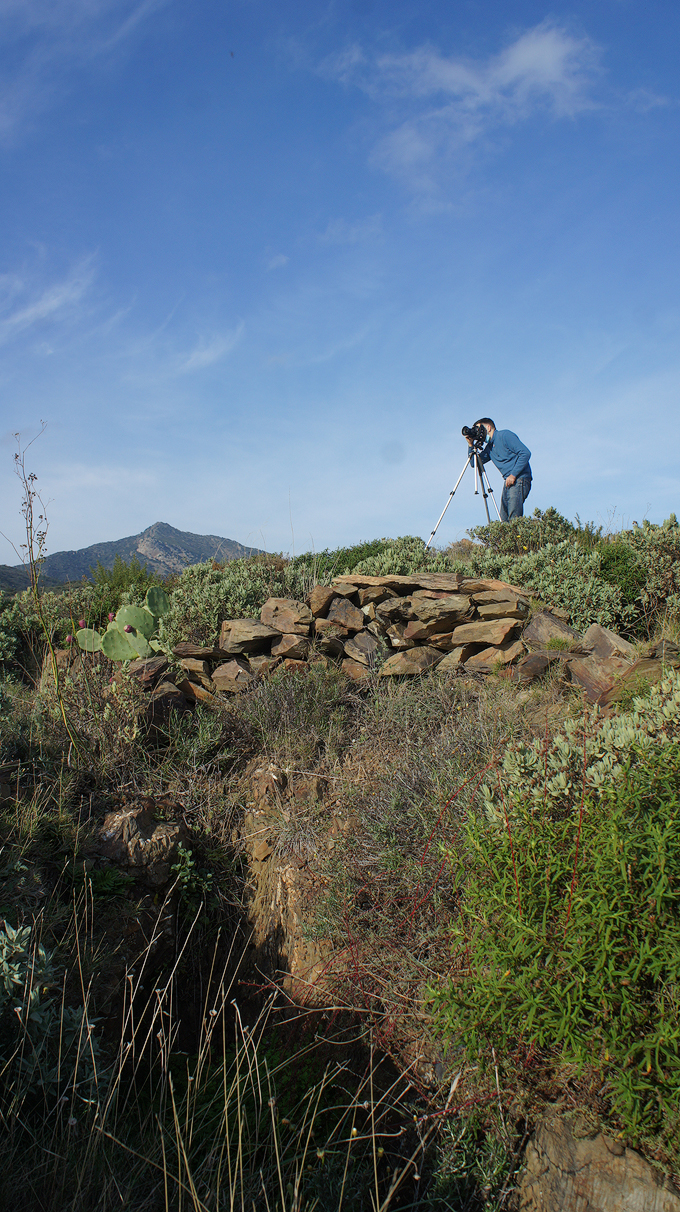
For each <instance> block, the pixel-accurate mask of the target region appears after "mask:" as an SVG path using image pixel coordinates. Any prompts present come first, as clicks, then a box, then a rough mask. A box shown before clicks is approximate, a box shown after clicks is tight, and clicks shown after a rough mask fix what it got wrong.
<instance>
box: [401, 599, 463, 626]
mask: <svg viewBox="0 0 680 1212" xmlns="http://www.w3.org/2000/svg"><path fill="white" fill-rule="evenodd" d="M411 610H412V611H413V614H414V615H415V619H416V620H417V621H418V622H420V623H436V624H437V627H436V630H437V631H451V629H452V628H453V627H454V626H455V624H456V623H458V622H461V621H462V620H463V619H464V618H465V616H466V615H467V614H468V612H469V610H470V599H469V597H467V596H466V595H465V594H462V593H455V594H449V595H447V596H446V597H441V598H440V597H437V598H421V597H419V596H417V595H416V594H414V595H413V597H412V598H411Z"/></svg>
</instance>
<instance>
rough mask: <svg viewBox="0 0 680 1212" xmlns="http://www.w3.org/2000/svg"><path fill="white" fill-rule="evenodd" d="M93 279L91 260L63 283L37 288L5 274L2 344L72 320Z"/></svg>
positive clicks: (0, 300)
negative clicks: (28, 331) (45, 325)
mask: <svg viewBox="0 0 680 1212" xmlns="http://www.w3.org/2000/svg"><path fill="white" fill-rule="evenodd" d="M93 279H94V265H93V258H92V257H85V258H84V259H83V260H82V261H80V262H79V264H77V265H76V266H74V268H73V269H72V270H71V273H70V274H69V275H68V277H66V278H64V279H63V280H62V281H61V282H54V283H52V284H51V285H48V286H42V287H38V288H36V287H35V286H32V284H31V283H28V282H25V281H24V279H22V278H21V277H20V276H19V275H17V274H4V275H3V276H2V277H0V344H4V343H6V342H7V341H9V340H11V339H12V338H13V337H15V336H18V334H19V333H22V332H25V331H26V329H30V328H33V327H35V326H36V325H39V324H41V323H44V322H51V323H57V322H60V321H64V320H67V319H69V318H71V317H72V316H73V315H74V313H75V311H76V309H77V304H78V303H80V301H81V300H82V299H83V298H84V296H85V295H86V294H87V292H88V290H89V289H90V286H91V285H92V282H93ZM3 313H4V314H3Z"/></svg>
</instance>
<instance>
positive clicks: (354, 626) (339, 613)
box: [326, 597, 364, 631]
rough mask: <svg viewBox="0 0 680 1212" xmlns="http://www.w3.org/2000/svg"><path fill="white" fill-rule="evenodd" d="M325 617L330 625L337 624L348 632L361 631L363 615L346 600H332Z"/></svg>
mask: <svg viewBox="0 0 680 1212" xmlns="http://www.w3.org/2000/svg"><path fill="white" fill-rule="evenodd" d="M326 617H327V618H328V621H329V622H330V623H338V624H339V625H340V626H341V627H346V628H347V630H348V631H361V629H362V628H363V626H364V616H363V614H362V613H361V611H360V610H359V608H358V607H357V606H353V605H352V603H351V602H349V601H348V600H347V598H342V597H336V598H333V601H332V602H331V604H330V608H329V610H328V615H327V616H326Z"/></svg>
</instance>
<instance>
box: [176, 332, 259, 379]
mask: <svg viewBox="0 0 680 1212" xmlns="http://www.w3.org/2000/svg"><path fill="white" fill-rule="evenodd" d="M244 331H245V325H244V323H243V321H241V323H240V324H237V326H236V328H234V329H232V330H231V332H226V333H221V334H219V335H218V336H214V337H210V338H201V339H200V340H199V341H198V343H197V345H196V347H195V349H193V350H192V351H191V353H190V354H189V356H188V357H186V358H184V359H183V360H182V361H181V362H180V364H179V366H178V368H177V374H191V373H192V372H193V371H196V370H205V368H206V366H212V365H214V363H215V362H220V361H221V360H222V358H225V357H226V356H227V354H229V353H231V351H232V349H234V347H235V346H236V345H237V344H238V342H239V341H240V340H241V337H242V336H243V333H244Z"/></svg>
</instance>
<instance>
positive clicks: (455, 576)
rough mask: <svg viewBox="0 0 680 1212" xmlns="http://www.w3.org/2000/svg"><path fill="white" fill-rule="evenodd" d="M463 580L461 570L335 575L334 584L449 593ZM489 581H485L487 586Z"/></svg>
mask: <svg viewBox="0 0 680 1212" xmlns="http://www.w3.org/2000/svg"><path fill="white" fill-rule="evenodd" d="M461 580H462V576H461V573H459V572H419V573H418V572H417V573H414V574H413V575H412V576H410V577H409V576H406V577H404V576H389V577H363V576H355V575H351V576H350V575H348V576H340V577H335V579H334V581H333V584H334V585H353V586H355V588H357V589H394V590H395V592H396V593H400V594H408V593H412V592H413V590H414V589H443V590H445V591H446V592H447V593H456V591H457V589H458V586H459V585H460V582H461ZM488 584H489V582H484V588H487V586H488Z"/></svg>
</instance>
